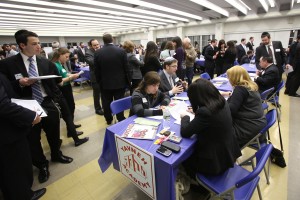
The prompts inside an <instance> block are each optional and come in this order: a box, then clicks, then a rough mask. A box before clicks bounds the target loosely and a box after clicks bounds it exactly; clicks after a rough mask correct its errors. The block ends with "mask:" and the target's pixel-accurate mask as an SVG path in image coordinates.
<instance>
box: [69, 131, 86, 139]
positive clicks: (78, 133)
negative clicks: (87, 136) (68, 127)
mask: <svg viewBox="0 0 300 200" xmlns="http://www.w3.org/2000/svg"><path fill="white" fill-rule="evenodd" d="M76 134H77V136H79V135H82V134H83V131H76ZM67 137H68V138H70V137H72V135H70V134H69V133H68V134H67Z"/></svg>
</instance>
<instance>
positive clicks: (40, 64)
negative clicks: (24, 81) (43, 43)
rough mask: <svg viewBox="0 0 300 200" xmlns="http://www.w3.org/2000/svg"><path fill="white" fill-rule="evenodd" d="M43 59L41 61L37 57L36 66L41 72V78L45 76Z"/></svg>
mask: <svg viewBox="0 0 300 200" xmlns="http://www.w3.org/2000/svg"><path fill="white" fill-rule="evenodd" d="M42 62H43V61H42V59H40V58H39V57H38V56H36V64H37V69H38V71H39V76H44V75H45V73H44V70H43V68H42Z"/></svg>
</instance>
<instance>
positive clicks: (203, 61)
mask: <svg viewBox="0 0 300 200" xmlns="http://www.w3.org/2000/svg"><path fill="white" fill-rule="evenodd" d="M195 63H196V64H197V65H199V66H204V63H205V59H204V58H196V60H195Z"/></svg>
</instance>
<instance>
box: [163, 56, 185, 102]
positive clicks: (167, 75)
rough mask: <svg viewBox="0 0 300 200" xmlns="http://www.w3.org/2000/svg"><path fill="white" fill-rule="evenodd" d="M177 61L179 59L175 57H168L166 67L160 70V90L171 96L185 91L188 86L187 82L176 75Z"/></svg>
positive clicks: (165, 62)
mask: <svg viewBox="0 0 300 200" xmlns="http://www.w3.org/2000/svg"><path fill="white" fill-rule="evenodd" d="M177 63H178V61H177V60H176V59H175V58H173V57H168V58H166V59H165V61H164V69H163V70H162V71H160V72H159V76H160V85H159V90H160V91H162V92H163V93H165V94H167V95H169V96H170V97H172V96H174V95H175V94H179V93H181V92H183V91H184V90H185V89H186V88H187V82H186V81H182V80H180V79H179V78H178V77H177V76H176V71H177Z"/></svg>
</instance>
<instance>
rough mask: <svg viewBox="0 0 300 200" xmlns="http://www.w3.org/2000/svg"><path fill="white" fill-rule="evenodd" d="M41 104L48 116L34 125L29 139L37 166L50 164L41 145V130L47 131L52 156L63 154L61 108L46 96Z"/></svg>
mask: <svg viewBox="0 0 300 200" xmlns="http://www.w3.org/2000/svg"><path fill="white" fill-rule="evenodd" d="M41 106H42V107H43V108H44V110H45V111H46V112H47V115H48V116H47V117H43V119H42V121H41V122H40V123H38V124H36V125H34V126H33V127H32V129H31V133H30V134H29V135H28V141H29V146H30V151H31V156H32V164H33V165H34V166H36V167H37V168H43V167H45V166H48V160H47V159H46V157H45V155H44V152H43V148H42V145H41V131H42V129H43V130H44V132H45V133H46V137H47V140H48V143H49V146H50V150H51V157H52V158H55V157H58V156H60V155H61V151H60V150H59V148H60V146H59V136H60V129H59V128H60V110H59V108H58V106H57V105H56V104H55V103H54V101H53V100H51V98H47V97H46V98H45V99H44V101H43V102H42V104H41Z"/></svg>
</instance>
